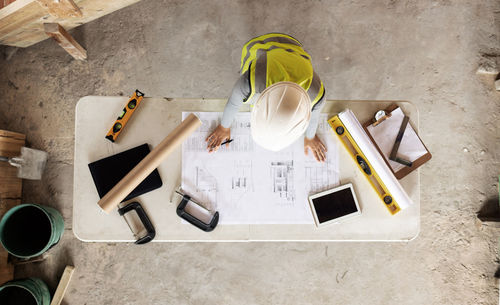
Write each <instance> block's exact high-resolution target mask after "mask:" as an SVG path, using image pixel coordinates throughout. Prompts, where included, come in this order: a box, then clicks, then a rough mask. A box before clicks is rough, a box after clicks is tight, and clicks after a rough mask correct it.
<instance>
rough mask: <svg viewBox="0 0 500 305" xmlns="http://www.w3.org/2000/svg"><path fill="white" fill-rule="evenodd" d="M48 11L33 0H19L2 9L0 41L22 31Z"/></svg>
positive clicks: (0, 14)
mask: <svg viewBox="0 0 500 305" xmlns="http://www.w3.org/2000/svg"><path fill="white" fill-rule="evenodd" d="M46 15H48V13H47V12H46V11H45V10H44V9H43V8H42V7H41V6H40V4H38V3H37V2H33V0H17V1H16V2H14V3H12V4H11V5H9V6H6V7H4V8H3V9H1V10H0V41H1V40H2V39H3V38H4V37H7V36H9V35H16V34H18V33H21V32H22V31H23V30H24V28H25V27H26V26H28V25H30V24H32V23H35V22H38V21H39V20H41V19H42V18H43V17H44V16H46Z"/></svg>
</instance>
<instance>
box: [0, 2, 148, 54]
mask: <svg viewBox="0 0 500 305" xmlns="http://www.w3.org/2000/svg"><path fill="white" fill-rule="evenodd" d="M138 1H140V0H106V1H103V0H74V2H75V4H76V5H78V7H79V8H80V10H81V12H82V14H83V16H82V17H77V18H71V19H61V18H57V17H54V16H51V15H50V14H49V13H48V12H47V11H46V9H44V8H42V7H41V5H40V4H38V2H36V1H35V0H16V1H15V2H14V3H13V4H11V5H9V6H8V7H4V8H2V9H0V44H5V45H9V46H17V47H28V46H30V45H33V44H35V43H37V42H40V41H42V40H45V39H47V35H46V34H45V32H44V29H43V24H44V23H59V24H60V25H61V26H62V27H64V28H65V29H66V30H67V31H69V30H71V29H73V28H75V27H77V26H79V25H82V24H85V23H87V22H90V21H93V20H95V19H97V18H100V17H102V16H104V15H107V14H109V13H112V12H114V11H116V10H119V9H121V8H124V7H127V6H129V5H131V4H134V3H136V2H138ZM17 2H21V3H22V4H23V5H24V6H23V5H20V4H18V3H17ZM11 6H15V8H16V9H11V8H9V7H11ZM12 14H14V15H15V17H16V18H12V17H10V15H12ZM3 19H7V21H6V22H3ZM21 20H22V21H21ZM12 23H15V24H16V26H11V24H12ZM4 27H8V29H7V28H5V29H4Z"/></svg>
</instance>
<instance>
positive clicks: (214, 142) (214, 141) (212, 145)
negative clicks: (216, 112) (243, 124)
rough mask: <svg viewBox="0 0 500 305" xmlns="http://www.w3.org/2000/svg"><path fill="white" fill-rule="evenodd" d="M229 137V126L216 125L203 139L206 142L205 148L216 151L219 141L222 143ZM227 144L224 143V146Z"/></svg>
mask: <svg viewBox="0 0 500 305" xmlns="http://www.w3.org/2000/svg"><path fill="white" fill-rule="evenodd" d="M230 138H231V129H230V128H225V127H223V126H222V125H219V126H217V128H215V130H214V131H213V132H212V133H211V134H210V135H209V136H208V137H207V138H206V139H205V142H208V143H207V149H208V152H209V153H211V152H216V151H217V150H218V149H219V147H220V143H222V142H223V141H225V140H229V139H230ZM228 146H229V143H227V144H226V147H228Z"/></svg>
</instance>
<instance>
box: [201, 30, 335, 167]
mask: <svg viewBox="0 0 500 305" xmlns="http://www.w3.org/2000/svg"><path fill="white" fill-rule="evenodd" d="M240 70H241V76H240V77H239V79H238V80H237V81H236V84H235V85H234V87H233V90H232V93H231V96H230V97H229V100H228V102H227V104H226V106H225V108H224V113H223V115H222V120H221V123H220V125H219V126H217V128H215V130H214V131H213V132H212V133H211V134H210V135H209V136H208V137H207V138H206V142H207V149H208V151H209V152H216V151H217V150H218V148H219V147H220V145H221V143H223V142H224V141H228V140H229V139H230V137H231V129H230V127H231V124H232V123H233V121H234V118H235V116H236V113H237V112H238V111H239V108H240V107H241V105H243V104H251V105H252V106H253V109H252V112H251V127H250V129H251V134H252V138H253V140H254V141H255V142H256V143H257V144H258V145H260V146H262V147H263V148H265V149H268V150H271V151H279V150H282V149H284V148H285V147H287V146H289V145H290V144H292V143H293V142H295V141H296V140H297V139H299V138H300V137H301V136H302V135H303V134H304V153H305V154H306V155H307V154H308V151H309V150H311V152H312V154H313V155H314V157H315V158H316V160H318V161H320V162H324V161H325V159H326V147H325V145H324V144H323V143H322V142H321V140H320V139H319V138H318V136H317V135H316V129H317V127H318V122H319V115H320V113H321V109H322V108H323V106H324V103H325V88H324V86H323V83H322V82H321V79H320V78H319V76H318V75H317V74H316V73H315V72H314V70H313V67H312V64H311V56H310V55H309V54H308V53H307V52H306V51H305V50H304V49H303V47H302V44H301V43H300V42H299V41H298V40H296V39H295V38H293V37H291V36H289V35H285V34H278V33H272V34H266V35H262V36H259V37H257V38H254V39H252V40H250V41H248V42H247V43H246V44H245V45H244V46H243V50H242V54H241V68H240ZM226 145H229V143H227V144H226Z"/></svg>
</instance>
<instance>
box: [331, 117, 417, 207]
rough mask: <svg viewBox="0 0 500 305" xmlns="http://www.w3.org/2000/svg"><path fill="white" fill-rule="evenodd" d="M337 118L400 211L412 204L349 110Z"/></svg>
mask: <svg viewBox="0 0 500 305" xmlns="http://www.w3.org/2000/svg"><path fill="white" fill-rule="evenodd" d="M339 118H340V120H341V121H342V123H343V124H344V126H345V127H346V129H347V131H349V133H350V134H351V136H352V138H353V140H354V141H355V142H356V144H357V145H358V146H359V149H361V151H362V152H363V154H364V155H365V156H366V159H367V161H368V162H369V163H370V164H371V165H372V167H373V169H374V170H375V171H376V172H377V174H378V176H379V177H380V179H381V180H382V182H383V183H384V184H385V187H386V188H387V190H388V191H389V193H391V195H392V197H393V198H394V200H395V201H396V202H397V203H398V205H399V207H400V208H401V210H404V209H406V208H407V207H409V206H410V205H411V204H413V202H412V201H411V199H410V197H409V196H408V194H407V193H406V192H405V190H404V189H403V187H402V186H401V184H399V181H398V179H396V177H395V176H394V174H393V173H392V171H391V170H390V169H389V166H388V165H387V164H386V163H385V161H384V159H382V156H381V155H380V154H379V153H378V151H377V148H376V147H375V145H374V144H373V143H372V141H371V140H370V138H369V137H368V135H367V134H366V132H365V130H364V129H363V126H361V124H360V123H359V121H358V119H357V118H356V116H355V115H354V113H353V112H352V111H351V110H350V109H346V110H345V111H342V112H341V113H339Z"/></svg>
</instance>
